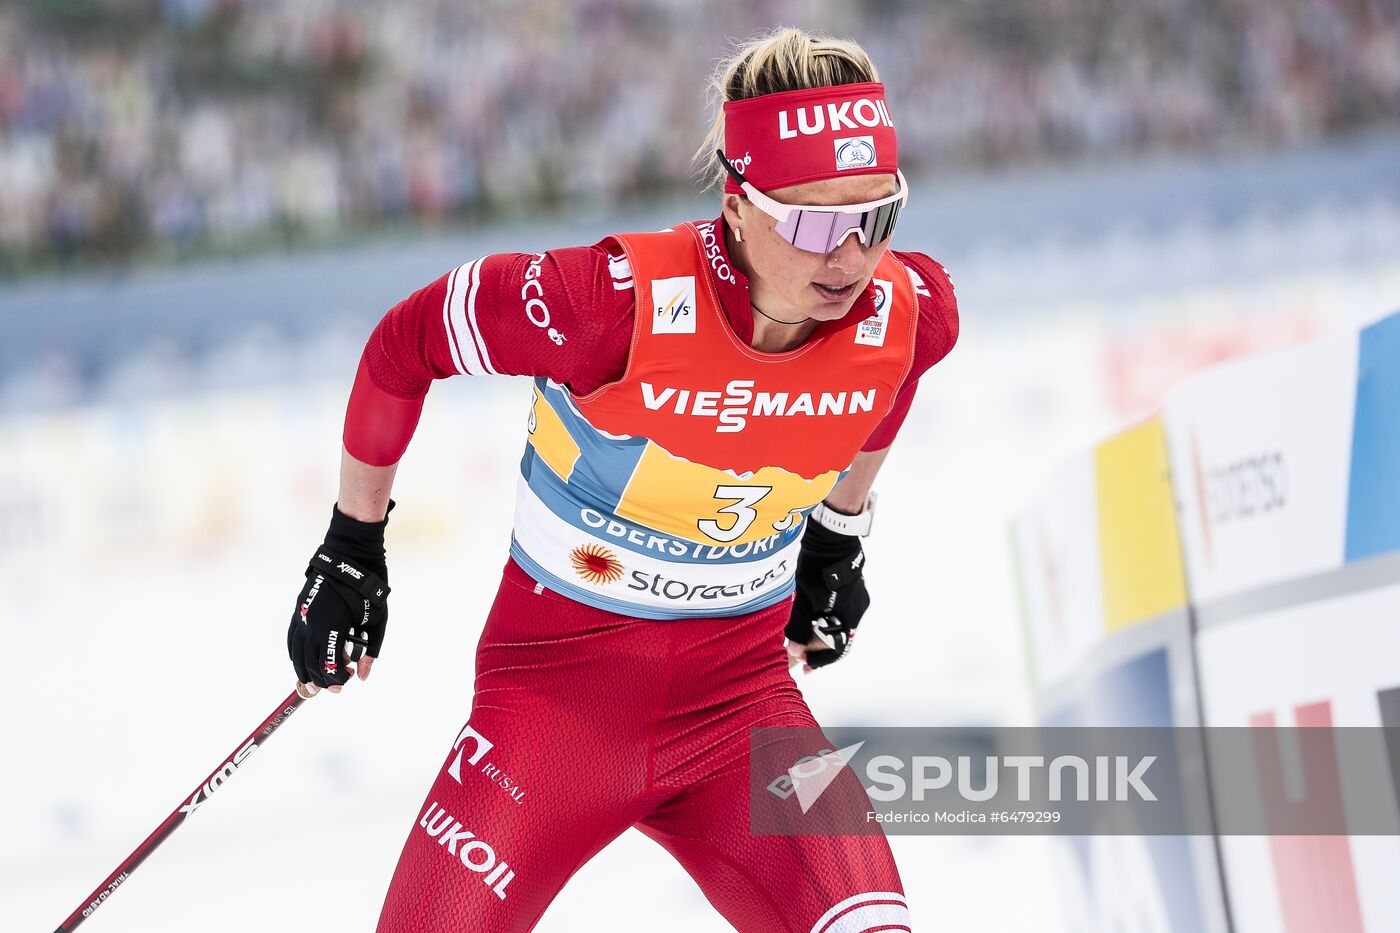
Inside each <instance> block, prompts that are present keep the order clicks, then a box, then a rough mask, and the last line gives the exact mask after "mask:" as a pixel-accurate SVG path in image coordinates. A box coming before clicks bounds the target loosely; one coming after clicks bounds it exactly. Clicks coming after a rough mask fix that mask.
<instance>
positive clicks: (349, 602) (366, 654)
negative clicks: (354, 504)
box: [287, 501, 394, 687]
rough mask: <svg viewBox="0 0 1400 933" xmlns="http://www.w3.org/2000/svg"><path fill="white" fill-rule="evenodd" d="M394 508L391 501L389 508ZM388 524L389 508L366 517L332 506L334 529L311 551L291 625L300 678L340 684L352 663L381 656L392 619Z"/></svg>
mask: <svg viewBox="0 0 1400 933" xmlns="http://www.w3.org/2000/svg"><path fill="white" fill-rule="evenodd" d="M393 508H394V503H393V502H392V501H391V502H390V503H389V510H390V511H392V510H393ZM388 523H389V516H388V514H387V513H386V514H385V516H384V520H383V521H379V522H362V521H357V520H356V519H353V518H351V517H350V516H348V515H346V514H345V513H344V512H342V511H340V509H339V508H338V507H336V508H333V509H332V511H331V526H330V530H328V531H327V532H326V540H325V543H323V544H322V545H321V546H320V547H319V548H317V549H316V553H315V554H313V555H312V556H311V562H310V564H309V565H308V566H307V568H306V585H305V586H303V587H302V588H301V595H300V596H299V597H297V605H296V609H295V610H294V611H293V612H292V621H291V624H290V625H289V626H288V628H287V654H288V655H290V656H291V659H292V667H293V668H295V669H296V674H297V682H298V683H303V684H315V685H316V686H318V687H331V686H334V687H339V686H340V685H341V684H344V683H345V682H346V681H347V680H349V679H350V675H351V674H352V673H354V672H355V668H352V667H350V666H349V662H359V661H360V659H361V658H362V657H363V658H368V659H371V660H372V659H374V658H376V657H378V656H379V649H380V647H381V646H382V645H383V644H384V628H385V625H386V624H387V623H388V621H389V608H388V604H387V602H386V601H387V599H388V597H389V584H388V576H389V574H388V570H387V569H386V567H385V560H384V528H385V526H386V525H387V524H388ZM359 668H360V670H359V674H360V679H361V680H363V679H364V678H365V676H366V675H368V673H369V664H368V663H367V662H362V663H360V665H359Z"/></svg>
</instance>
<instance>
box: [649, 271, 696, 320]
mask: <svg viewBox="0 0 1400 933" xmlns="http://www.w3.org/2000/svg"><path fill="white" fill-rule="evenodd" d="M651 306H652V307H651V332H652V333H653V334H693V333H695V276H693V275H678V276H676V277H675V278H671V279H652V280H651Z"/></svg>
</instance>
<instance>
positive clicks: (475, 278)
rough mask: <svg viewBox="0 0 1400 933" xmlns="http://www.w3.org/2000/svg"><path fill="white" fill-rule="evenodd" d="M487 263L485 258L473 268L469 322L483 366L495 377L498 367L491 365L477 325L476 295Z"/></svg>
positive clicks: (484, 339)
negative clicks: (483, 268)
mask: <svg viewBox="0 0 1400 933" xmlns="http://www.w3.org/2000/svg"><path fill="white" fill-rule="evenodd" d="M485 261H486V257H485V256H483V257H481V258H480V259H478V260H477V261H476V265H474V266H473V267H472V289H471V292H470V293H469V294H468V295H467V321H468V324H469V326H470V328H471V335H472V340H473V341H475V342H476V349H477V351H478V352H479V353H480V354H481V363H482V365H483V366H485V367H486V371H487V372H488V373H490V374H491V375H493V376H495V375H497V372H496V367H494V366H492V365H491V354H490V353H488V352H486V338H485V337H483V336H482V335H481V329H480V328H479V327H478V326H477V323H476V293H477V291H478V290H479V289H480V287H481V265H482V263H484V262H485Z"/></svg>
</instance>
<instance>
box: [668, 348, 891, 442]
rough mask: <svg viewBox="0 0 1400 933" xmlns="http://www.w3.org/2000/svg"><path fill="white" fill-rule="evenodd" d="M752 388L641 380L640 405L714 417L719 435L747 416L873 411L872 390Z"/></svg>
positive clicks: (736, 382) (735, 383) (750, 383)
mask: <svg viewBox="0 0 1400 933" xmlns="http://www.w3.org/2000/svg"><path fill="white" fill-rule="evenodd" d="M882 339H883V338H882ZM857 342H859V340H857ZM754 386H755V382H754V380H752V379H731V380H729V382H728V383H727V384H726V385H725V387H724V389H723V391H701V390H695V389H680V388H676V387H675V386H655V385H653V384H651V383H650V382H646V381H643V382H642V383H641V387H642V404H643V405H645V406H646V407H647V409H648V410H650V411H668V412H671V413H672V414H676V415H690V416H693V417H696V418H714V419H715V432H716V433H718V434H733V433H735V432H737V431H742V430H744V428H745V427H747V426H748V419H749V418H750V417H765V416H766V417H780V418H790V417H796V416H799V415H806V416H810V417H822V416H841V415H855V414H860V413H862V412H870V411H874V410H875V393H876V391H877V390H876V389H873V388H871V389H858V390H855V391H850V392H766V391H760V390H756V389H755V388H754Z"/></svg>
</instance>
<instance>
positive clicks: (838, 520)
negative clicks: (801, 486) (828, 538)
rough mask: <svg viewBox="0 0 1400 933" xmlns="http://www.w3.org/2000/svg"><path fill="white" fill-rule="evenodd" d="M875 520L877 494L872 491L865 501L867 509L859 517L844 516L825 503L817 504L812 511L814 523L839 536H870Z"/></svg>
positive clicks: (862, 510)
mask: <svg viewBox="0 0 1400 933" xmlns="http://www.w3.org/2000/svg"><path fill="white" fill-rule="evenodd" d="M874 520H875V493H874V491H873V490H872V491H871V493H870V497H869V498H868V499H866V500H865V508H863V509H861V511H860V514H858V515H842V514H841V513H840V512H838V511H836V510H835V509H829V508H827V507H826V504H825V503H821V502H819V503H817V507H816V508H814V509H813V510H812V521H814V522H816V523H817V524H818V525H821V526H822V527H823V528H828V529H830V530H832V531H834V532H836V533H837V534H843V535H860V536H861V537H862V538H864V537H866V536H867V535H869V534H870V526H871V524H872V523H873V522H874Z"/></svg>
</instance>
